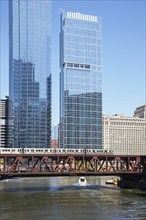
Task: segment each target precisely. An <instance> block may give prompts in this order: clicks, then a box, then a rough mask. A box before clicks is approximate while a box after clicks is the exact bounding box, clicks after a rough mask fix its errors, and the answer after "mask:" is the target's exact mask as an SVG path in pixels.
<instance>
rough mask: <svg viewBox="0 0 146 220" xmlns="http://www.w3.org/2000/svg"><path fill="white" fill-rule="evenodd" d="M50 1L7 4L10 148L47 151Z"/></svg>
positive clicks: (15, 1)
mask: <svg viewBox="0 0 146 220" xmlns="http://www.w3.org/2000/svg"><path fill="white" fill-rule="evenodd" d="M50 60H51V0H44V1H40V0H35V1H25V0H12V1H9V95H10V99H11V100H13V103H14V147H36V148H38V147H41V148H43V147H50V140H51V61H50Z"/></svg>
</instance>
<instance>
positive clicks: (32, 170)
mask: <svg viewBox="0 0 146 220" xmlns="http://www.w3.org/2000/svg"><path fill="white" fill-rule="evenodd" d="M141 158H142V159H141ZM0 159H1V161H2V162H1V166H0V175H3V174H22V175H23V174H24V175H26V174H29V175H31V174H32V175H35V174H40V175H43V174H45V175H46V174H48V175H51V174H53V173H56V174H58V175H61V174H73V173H74V174H80V173H84V174H99V175H103V174H105V175H110V174H111V175H114V174H120V173H142V172H143V170H144V165H143V164H144V163H142V161H144V159H143V157H141V156H120V155H96V154H93V155H77V154H76V155H66V154H65V155H63V154H62V155H57V154H52V155H50V154H49V155H24V154H23V155H19V156H18V155H1V156H0Z"/></svg>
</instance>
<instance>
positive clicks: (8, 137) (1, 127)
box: [0, 96, 14, 148]
mask: <svg viewBox="0 0 146 220" xmlns="http://www.w3.org/2000/svg"><path fill="white" fill-rule="evenodd" d="M13 119H14V118H13V102H12V100H9V97H8V96H6V97H5V98H4V99H0V148H1V147H12V145H13V141H14V135H13V130H14V123H13V121H14V120H13Z"/></svg>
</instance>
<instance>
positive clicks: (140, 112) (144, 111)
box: [134, 104, 146, 119]
mask: <svg viewBox="0 0 146 220" xmlns="http://www.w3.org/2000/svg"><path fill="white" fill-rule="evenodd" d="M134 117H139V118H145V119H146V104H145V105H141V106H139V107H137V108H136V110H135V111H134Z"/></svg>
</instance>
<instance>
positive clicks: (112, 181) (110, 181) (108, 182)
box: [105, 179, 114, 184]
mask: <svg viewBox="0 0 146 220" xmlns="http://www.w3.org/2000/svg"><path fill="white" fill-rule="evenodd" d="M105 183H106V184H114V180H113V179H110V180H106V181H105Z"/></svg>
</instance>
